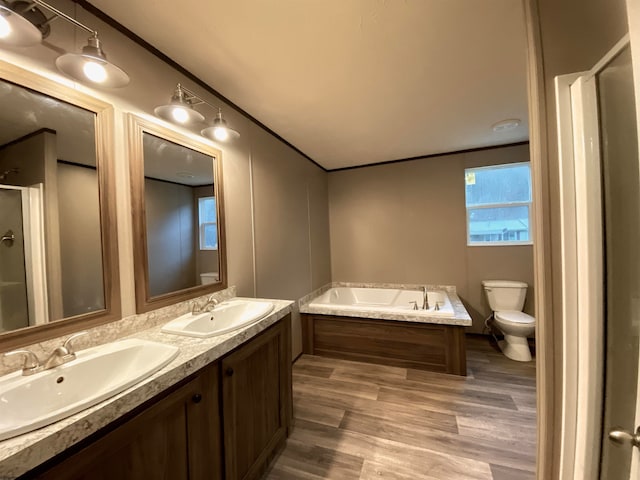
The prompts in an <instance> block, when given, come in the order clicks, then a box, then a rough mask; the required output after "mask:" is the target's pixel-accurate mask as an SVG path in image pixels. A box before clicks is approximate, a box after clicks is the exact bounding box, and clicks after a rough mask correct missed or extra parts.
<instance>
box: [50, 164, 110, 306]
mask: <svg viewBox="0 0 640 480" xmlns="http://www.w3.org/2000/svg"><path fill="white" fill-rule="evenodd" d="M58 208H59V220H60V261H61V264H62V267H63V268H62V312H63V315H64V316H65V317H71V316H73V315H81V314H83V313H87V312H93V311H96V310H101V309H103V308H104V289H103V282H102V249H101V245H102V237H101V230H100V204H99V196H98V175H97V173H96V170H95V168H90V167H89V168H87V167H85V166H78V165H70V164H66V163H58Z"/></svg>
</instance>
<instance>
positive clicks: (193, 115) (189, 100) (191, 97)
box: [153, 83, 240, 142]
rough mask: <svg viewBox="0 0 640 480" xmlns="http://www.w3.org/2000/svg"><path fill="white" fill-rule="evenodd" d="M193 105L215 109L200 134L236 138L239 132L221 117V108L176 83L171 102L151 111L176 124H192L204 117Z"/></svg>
mask: <svg viewBox="0 0 640 480" xmlns="http://www.w3.org/2000/svg"><path fill="white" fill-rule="evenodd" d="M195 105H207V106H208V107H210V108H212V109H214V110H217V113H216V116H215V118H214V119H213V122H212V125H211V126H210V127H207V128H205V129H203V130H202V131H201V132H200V134H201V135H203V136H205V137H207V138H210V139H211V140H217V141H220V142H224V141H226V140H229V139H232V138H238V137H239V136H240V133H239V132H238V131H236V130H234V129H233V128H230V127H229V126H228V125H227V121H226V120H225V119H224V118H223V117H222V109H221V108H220V107H215V106H213V105H211V104H210V103H209V102H207V101H205V100H203V99H202V98H200V97H199V96H197V95H196V94H195V93H193V92H192V91H191V90H189V89H187V88H185V87H183V86H182V85H181V84H179V83H178V85H177V86H176V89H175V90H174V92H173V96H172V97H171V102H169V103H168V104H166V105H161V106H159V107H156V108H155V109H154V110H153V112H154V113H155V114H156V115H157V116H158V117H160V118H162V119H164V120H167V121H168V122H171V123H174V124H178V125H192V124H194V123H198V122H202V121H204V119H205V117H204V115H202V114H201V113H200V112H198V111H197V110H196V109H195V108H193V107H194V106H195Z"/></svg>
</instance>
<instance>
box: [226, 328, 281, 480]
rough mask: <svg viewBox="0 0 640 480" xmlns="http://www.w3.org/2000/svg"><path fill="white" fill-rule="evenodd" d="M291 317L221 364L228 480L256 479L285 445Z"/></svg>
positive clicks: (235, 352) (230, 355) (241, 348)
mask: <svg viewBox="0 0 640 480" xmlns="http://www.w3.org/2000/svg"><path fill="white" fill-rule="evenodd" d="M288 327H289V320H288V317H286V318H285V319H283V320H281V321H280V322H278V323H277V324H276V325H274V326H272V327H271V328H269V329H268V330H266V331H265V332H264V333H262V334H260V335H259V336H258V337H256V338H255V339H253V340H251V341H250V342H248V343H247V344H246V345H244V346H242V347H240V348H239V349H238V350H236V351H234V352H232V353H231V354H229V355H228V356H227V357H225V358H224V359H223V360H222V364H221V368H222V376H223V380H222V410H223V412H224V419H223V431H224V451H225V469H226V470H225V472H226V478H227V480H249V479H254V478H258V477H259V475H260V474H261V473H262V472H263V471H264V470H265V469H266V467H267V466H268V463H269V461H270V460H271V458H272V456H273V454H274V453H275V452H276V451H277V450H278V448H279V447H280V446H281V445H283V444H284V441H285V440H286V436H287V429H288V426H289V416H290V391H291V387H290V378H291V375H290V371H291V370H290V367H291V365H290V364H291V361H290V346H289V343H290V340H289V333H288V332H289V328H288Z"/></svg>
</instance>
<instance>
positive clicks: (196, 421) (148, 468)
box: [32, 365, 222, 480]
mask: <svg viewBox="0 0 640 480" xmlns="http://www.w3.org/2000/svg"><path fill="white" fill-rule="evenodd" d="M215 367H217V365H216V366H214V367H209V368H206V369H205V370H203V371H202V373H201V374H199V375H198V376H197V377H195V378H194V379H193V380H192V381H190V382H189V383H187V384H185V385H183V386H182V387H179V388H178V389H177V390H175V391H174V392H172V393H170V394H169V395H167V396H166V397H164V398H162V399H161V400H159V401H157V402H156V403H155V404H153V405H152V406H150V407H149V408H147V409H146V410H144V411H143V412H142V413H140V414H138V415H136V416H135V417H133V418H132V419H131V420H129V421H128V422H126V423H125V424H123V425H122V426H120V427H118V428H116V429H115V430H113V431H111V432H109V433H107V434H106V435H105V436H103V437H101V438H99V439H98V440H96V441H94V442H93V443H91V444H90V445H89V446H87V447H85V448H84V449H82V450H80V451H79V452H78V453H76V454H74V455H72V456H70V457H68V458H66V459H65V460H63V461H62V462H60V463H58V464H57V465H56V466H54V467H52V468H50V469H49V470H47V471H46V472H44V473H41V474H39V475H37V476H36V477H35V478H39V479H55V480H103V479H104V480H107V479H116V478H117V479H118V480H140V479H145V480H156V479H157V480H165V479H166V480H201V479H202V480H204V479H207V480H211V479H222V459H221V455H220V452H221V448H220V420H219V400H218V378H217V377H218V369H217V368H215ZM32 478H33V477H32Z"/></svg>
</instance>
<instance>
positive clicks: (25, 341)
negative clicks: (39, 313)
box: [0, 60, 121, 352]
mask: <svg viewBox="0 0 640 480" xmlns="http://www.w3.org/2000/svg"><path fill="white" fill-rule="evenodd" d="M0 78H1V79H2V80H5V81H7V82H10V83H13V84H16V85H18V86H21V87H24V88H28V89H30V90H34V91H36V92H38V93H41V94H44V95H47V96H50V97H52V98H55V99H57V100H61V101H63V102H66V103H69V104H72V105H74V106H76V107H79V108H82V109H84V110H88V111H90V112H93V113H94V114H95V132H96V138H95V142H96V168H97V172H98V188H99V204H100V226H101V237H102V279H103V288H104V302H105V308H104V309H103V310H99V311H96V312H91V313H85V314H82V315H76V316H73V317H65V318H61V319H57V320H52V321H50V322H49V323H46V324H43V325H33V326H29V327H24V328H21V329H18V330H13V331H9V332H4V333H1V334H0V352H2V351H8V350H12V349H14V348H16V347H21V346H25V345H32V344H35V343H39V342H42V341H45V340H49V339H52V338H56V337H60V336H63V335H68V334H70V333H73V332H76V331H78V330H82V329H86V328H91V327H94V326H97V325H101V324H105V323H109V322H113V321H115V320H119V319H120V318H121V305H120V270H119V257H118V232H117V221H116V192H115V169H114V165H113V158H114V135H113V131H114V109H113V106H112V105H111V104H109V103H106V102H103V101H101V100H98V99H97V98H94V97H92V96H90V95H87V94H84V93H81V92H79V91H77V90H74V89H72V88H70V87H67V86H65V85H63V84H60V83H58V82H56V81H54V80H50V79H48V78H45V77H42V76H40V75H37V74H35V73H32V72H30V71H28V70H25V69H22V68H20V67H17V66H15V65H13V64H10V63H7V62H4V61H1V60H0Z"/></svg>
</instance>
